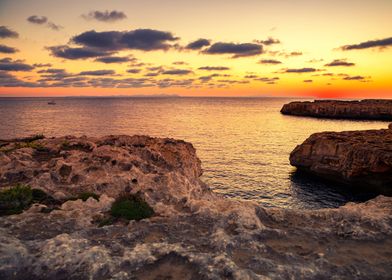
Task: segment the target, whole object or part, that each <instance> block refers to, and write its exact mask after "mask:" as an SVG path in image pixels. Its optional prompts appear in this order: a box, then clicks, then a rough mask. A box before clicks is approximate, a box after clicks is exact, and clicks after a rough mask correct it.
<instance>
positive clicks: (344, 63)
mask: <svg viewBox="0 0 392 280" xmlns="http://www.w3.org/2000/svg"><path fill="white" fill-rule="evenodd" d="M354 65H355V63H352V62H347V61H346V59H335V60H334V61H332V62H330V63H327V64H325V65H324V66H329V67H331V66H346V67H349V66H354Z"/></svg>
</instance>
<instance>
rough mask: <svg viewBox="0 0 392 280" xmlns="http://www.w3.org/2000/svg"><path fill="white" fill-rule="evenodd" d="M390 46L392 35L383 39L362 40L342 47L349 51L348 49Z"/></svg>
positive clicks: (391, 44)
mask: <svg viewBox="0 0 392 280" xmlns="http://www.w3.org/2000/svg"><path fill="white" fill-rule="evenodd" d="M390 46H392V37H390V38H385V39H381V40H373V41H367V42H362V43H359V44H355V45H346V46H343V47H341V49H342V50H345V51H348V50H361V49H369V48H387V47H390Z"/></svg>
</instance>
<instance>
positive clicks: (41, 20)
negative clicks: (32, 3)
mask: <svg viewBox="0 0 392 280" xmlns="http://www.w3.org/2000/svg"><path fill="white" fill-rule="evenodd" d="M27 21H28V22H30V23H34V24H45V23H47V22H48V18H47V17H44V16H36V15H33V16H29V17H28V18H27Z"/></svg>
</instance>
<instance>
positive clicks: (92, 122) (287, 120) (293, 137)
mask: <svg viewBox="0 0 392 280" xmlns="http://www.w3.org/2000/svg"><path fill="white" fill-rule="evenodd" d="M48 101H49V99H44V98H0V138H13V137H20V136H26V135H30V134H37V133H43V134H45V135H46V136H59V135H67V134H72V135H91V136H102V135H108V134H130V135H133V134H145V135H150V136H159V137H172V138H177V139H183V140H185V141H189V142H191V143H193V145H194V146H195V147H196V149H197V153H198V156H199V157H200V159H201V160H202V165H203V169H204V175H203V179H204V181H205V182H207V183H208V184H209V185H210V186H211V187H212V188H213V189H214V190H215V191H217V192H219V193H223V194H224V195H226V196H228V197H234V198H242V199H247V200H254V201H257V202H259V203H261V204H262V205H265V206H278V207H289V208H308V209H316V208H323V207H337V206H339V205H342V204H344V203H346V202H348V201H358V200H364V199H366V198H369V197H370V196H372V194H367V195H365V196H363V195H361V196H358V195H356V194H353V193H351V192H350V191H348V190H343V189H342V188H341V186H338V185H336V184H333V183H325V182H323V181H319V180H317V179H314V178H308V177H307V176H301V175H299V174H296V173H295V172H294V171H295V168H293V167H292V166H290V164H289V160H288V158H289V154H290V152H291V151H292V150H293V149H294V148H295V146H296V145H298V144H300V143H302V142H303V141H304V140H305V139H306V138H307V137H308V136H309V135H310V134H312V133H314V132H321V131H343V130H358V129H379V128H385V127H387V125H388V123H385V122H377V121H346V120H321V119H312V118H302V117H291V116H283V115H281V114H280V113H279V110H280V108H281V107H282V105H283V104H284V103H287V102H290V101H292V100H291V99H281V98H58V99H56V103H57V104H56V105H54V106H51V105H48V104H47V102H48Z"/></svg>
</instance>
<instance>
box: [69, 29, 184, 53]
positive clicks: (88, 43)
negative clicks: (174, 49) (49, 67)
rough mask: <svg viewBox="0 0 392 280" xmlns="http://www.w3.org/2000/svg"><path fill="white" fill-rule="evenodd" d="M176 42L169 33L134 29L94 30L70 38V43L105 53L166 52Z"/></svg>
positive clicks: (175, 38)
mask: <svg viewBox="0 0 392 280" xmlns="http://www.w3.org/2000/svg"><path fill="white" fill-rule="evenodd" d="M176 40H178V38H177V37H174V36H173V34H172V33H170V32H164V31H159V30H153V29H136V30H133V31H128V32H119V31H106V32H96V31H95V30H91V31H87V32H84V33H82V34H80V35H77V36H75V37H73V38H72V41H73V42H74V43H76V44H78V45H83V46H85V47H92V48H98V49H101V50H107V51H119V50H124V49H134V50H142V51H152V50H167V49H169V48H170V47H171V45H170V44H169V42H172V41H176Z"/></svg>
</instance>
